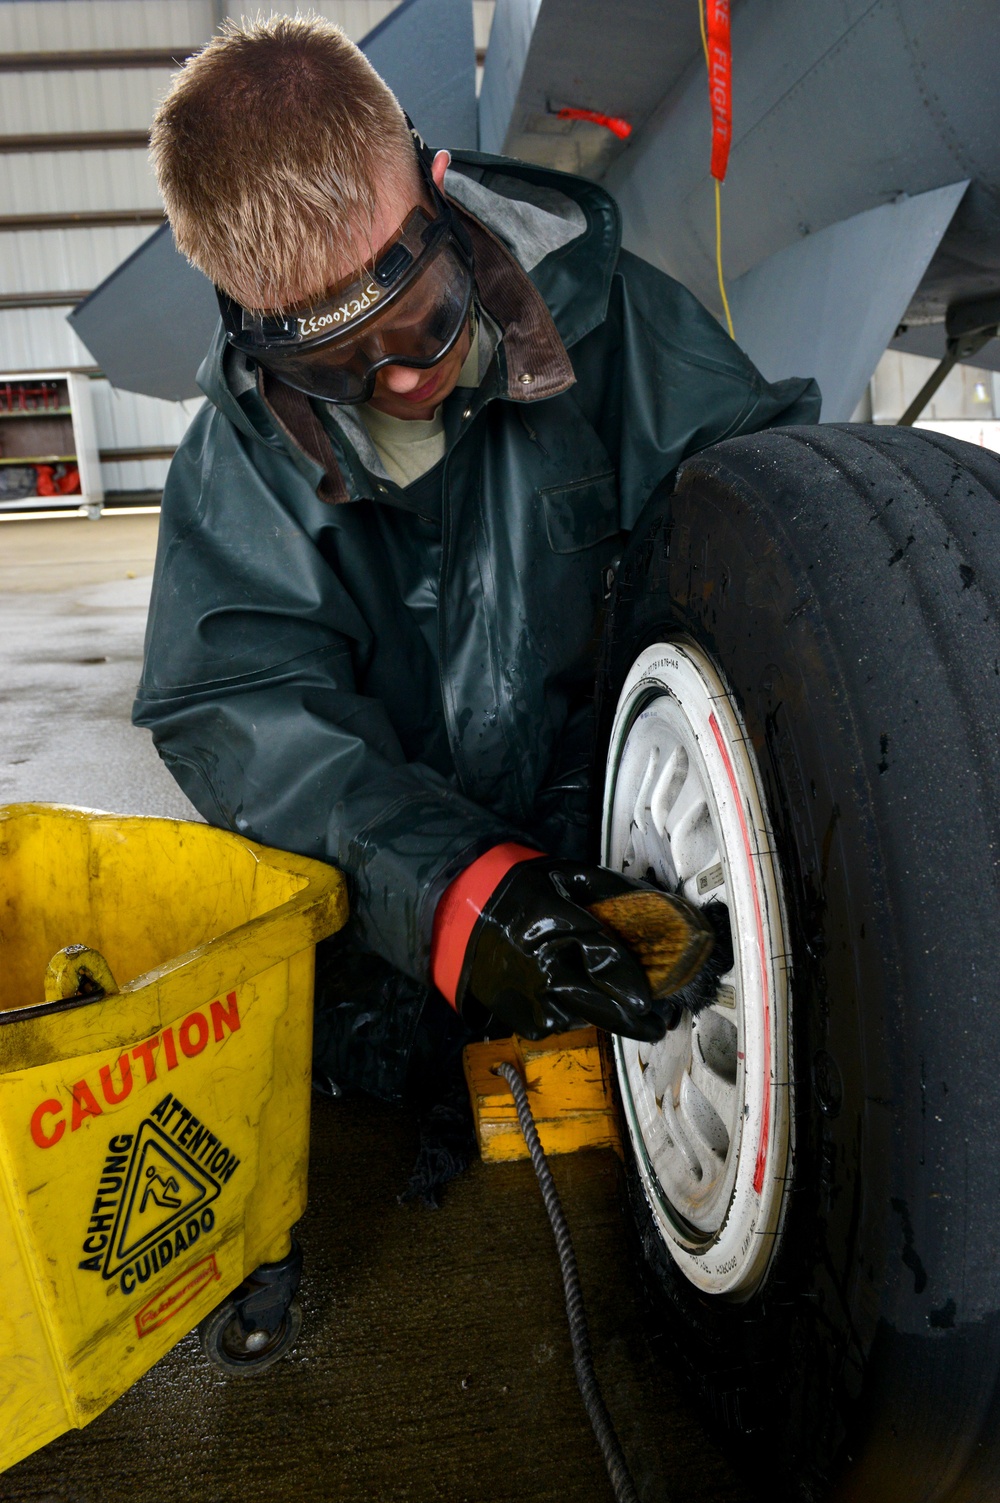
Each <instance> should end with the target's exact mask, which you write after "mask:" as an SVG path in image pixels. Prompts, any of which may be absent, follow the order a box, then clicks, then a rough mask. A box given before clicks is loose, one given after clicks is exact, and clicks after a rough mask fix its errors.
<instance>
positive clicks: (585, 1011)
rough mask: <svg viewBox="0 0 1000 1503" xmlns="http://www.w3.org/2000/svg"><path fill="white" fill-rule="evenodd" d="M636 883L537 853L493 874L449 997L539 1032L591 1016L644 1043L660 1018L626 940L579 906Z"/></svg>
mask: <svg viewBox="0 0 1000 1503" xmlns="http://www.w3.org/2000/svg"><path fill="white" fill-rule="evenodd" d="M643 890H646V884H645V883H642V882H633V881H632V880H631V879H630V878H628V877H623V876H621V875H620V874H619V873H618V872H612V871H606V870H605V869H604V868H603V867H598V866H584V865H582V864H580V863H579V862H575V861H560V860H557V859H556V858H553V857H547V856H543V857H541V858H539V859H538V860H535V861H522V862H520V863H519V864H518V865H517V866H515V867H513V868H512V869H511V870H510V871H509V872H508V873H507V875H506V876H505V877H504V878H503V879H502V880H501V881H500V883H499V884H498V885H497V887H496V888H495V889H494V891H493V892H492V893H491V895H490V897H489V898H488V900H487V902H486V905H485V907H484V908H483V911H482V913H481V915H480V917H479V918H478V919H477V921H476V925H475V927H474V929H473V931H472V934H471V936H470V938H469V943H468V946H467V948H466V952H465V960H464V963H463V966H462V973H461V977H460V979H459V985H458V993H457V996H456V1002H457V1004H458V1006H459V1008H460V1009H461V1010H462V1011H463V1012H464V1011H465V1010H466V1009H467V1008H468V1006H469V1003H470V1001H471V1002H473V1003H478V1004H479V1005H480V1006H481V1007H484V1008H486V1010H487V1011H488V1012H491V1013H494V1014H495V1015H496V1016H497V1017H498V1018H500V1019H501V1020H502V1021H503V1022H504V1023H507V1024H509V1025H510V1027H511V1028H512V1029H513V1030H514V1032H515V1033H519V1034H522V1035H523V1036H524V1037H525V1038H529V1039H540V1038H544V1037H545V1035H546V1034H549V1033H562V1032H564V1031H565V1030H567V1029H570V1028H579V1027H582V1026H584V1025H585V1024H588V1023H594V1024H596V1025H597V1026H598V1027H599V1028H606V1029H608V1030H609V1032H611V1033H623V1034H626V1035H627V1036H628V1037H629V1038H634V1039H643V1040H647V1041H649V1042H655V1040H657V1039H660V1038H662V1037H663V1035H664V1033H665V1032H666V1027H667V1024H666V1022H665V1021H664V1019H663V1018H662V1017H661V1016H660V1015H659V1014H658V1012H657V1011H656V1010H655V1008H654V1003H653V998H652V996H651V994H650V988H649V983H648V981H647V980H646V974H645V972H644V970H643V968H642V966H641V965H640V963H639V961H638V960H637V959H636V958H635V956H634V955H633V954H632V953H631V951H630V950H629V949H628V948H627V947H626V945H625V944H624V943H623V942H622V941H621V940H620V939H619V938H618V937H617V935H615V934H613V933H612V932H611V931H610V930H609V929H607V928H605V927H604V925H603V924H601V922H600V921H599V920H598V919H597V918H595V917H594V915H593V914H592V913H588V911H587V910H588V908H589V907H590V905H591V904H593V903H598V902H601V901H603V900H605V899H608V898H615V897H619V896H620V895H621V894H623V893H631V892H635V891H643Z"/></svg>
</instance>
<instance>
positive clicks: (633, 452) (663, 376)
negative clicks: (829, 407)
mask: <svg viewBox="0 0 1000 1503" xmlns="http://www.w3.org/2000/svg"><path fill="white" fill-rule="evenodd" d="M572 356H573V363H574V367H575V368H576V370H577V375H578V378H579V380H578V389H579V390H580V391H581V392H588V393H594V392H600V393H601V396H600V399H599V401H598V402H596V403H594V404H593V407H592V411H591V412H590V413H589V414H588V415H589V416H590V417H591V421H592V422H593V423H594V425H595V427H597V428H598V431H599V432H601V436H602V438H603V439H604V442H605V444H606V446H607V447H608V449H609V452H610V453H612V454H617V455H618V461H619V487H620V495H621V516H622V526H623V527H624V528H625V530H626V531H628V530H630V529H631V528H632V527H634V525H635V522H636V519H637V517H638V515H639V513H640V511H641V510H642V508H643V506H644V505H645V503H646V501H647V500H648V499H649V496H650V494H651V493H652V491H653V490H654V489H655V488H656V486H658V485H659V484H660V483H661V482H662V481H663V480H664V479H665V478H667V477H668V476H670V475H672V474H673V472H674V471H675V470H676V469H677V467H678V465H679V464H680V463H681V462H682V460H684V459H686V458H687V457H688V456H690V455H691V454H695V453H697V452H698V451H699V450H700V449H706V448H708V446H709V445H710V444H715V443H719V442H720V441H721V440H722V439H725V438H734V437H735V436H736V435H737V434H740V433H756V432H759V431H760V430H761V429H762V428H772V427H777V426H786V425H788V424H792V423H815V422H818V421H819V408H820V394H819V388H818V386H817V385H816V382H815V381H813V380H811V379H803V378H800V377H793V378H791V379H789V380H787V381H776V382H769V381H765V380H764V378H763V376H762V375H761V374H760V372H759V371H758V370H757V368H756V366H754V364H753V363H752V362H751V361H750V360H749V359H748V358H747V356H746V355H744V353H743V351H742V350H741V349H740V348H739V346H738V345H736V344H734V342H733V341H732V340H731V339H730V338H729V336H728V334H727V333H726V331H725V330H724V329H723V328H722V326H721V325H720V324H719V323H718V322H717V321H716V320H715V319H714V318H713V317H712V315H711V314H710V313H709V312H708V311H707V309H705V308H703V307H702V305H701V304H700V303H699V302H698V300H697V298H695V297H694V296H693V295H692V294H691V293H690V292H688V291H687V289H686V288H684V287H682V286H681V285H680V283H679V282H675V281H674V279H673V278H672V277H669V276H667V275H666V274H665V273H664V272H661V271H659V270H657V268H656V267H654V266H650V265H649V263H648V262H646V261H642V260H640V259H639V257H638V256H633V255H632V254H631V253H630V252H628V251H622V252H621V255H620V257H619V262H618V268H617V272H616V274H615V277H614V279H613V282H612V289H611V297H610V302H609V307H608V314H607V318H606V319H605V322H604V324H603V325H602V326H601V327H600V328H599V329H598V330H595V332H594V334H592V335H590V336H588V337H587V338H585V339H584V340H583V341H581V343H580V344H579V345H578V346H576V347H575V348H574V350H573V351H572Z"/></svg>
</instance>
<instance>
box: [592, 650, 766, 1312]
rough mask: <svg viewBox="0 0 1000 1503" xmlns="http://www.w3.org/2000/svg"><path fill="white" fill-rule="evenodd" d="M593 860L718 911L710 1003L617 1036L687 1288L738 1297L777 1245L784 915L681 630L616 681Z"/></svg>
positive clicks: (726, 744) (715, 689)
mask: <svg viewBox="0 0 1000 1503" xmlns="http://www.w3.org/2000/svg"><path fill="white" fill-rule="evenodd" d="M603 859H604V863H605V865H606V866H609V867H613V868H614V869H615V870H618V871H625V872H627V873H628V874H629V875H632V876H636V877H640V878H644V877H645V876H646V874H647V871H648V870H649V869H650V868H651V869H652V871H653V873H654V875H655V879H656V880H657V882H658V883H659V884H661V885H663V886H664V887H668V888H670V889H671V890H680V891H681V892H683V894H684V895H685V897H687V898H690V899H691V901H693V902H695V903H699V904H704V903H708V902H710V901H713V900H715V901H721V902H724V903H725V904H726V906H727V907H728V909H729V916H730V923H731V928H732V934H733V949H734V964H733V967H732V970H731V971H730V972H729V973H728V974H727V975H725V976H724V977H723V978H722V983H721V984H720V988H719V992H718V995H717V1000H716V1002H715V1003H714V1004H713V1005H712V1006H710V1007H708V1008H707V1009H706V1010H705V1011H704V1012H703V1013H701V1014H700V1015H699V1017H698V1018H696V1019H692V1018H691V1016H690V1014H689V1013H686V1012H685V1013H684V1015H683V1019H682V1021H681V1023H680V1024H679V1025H678V1027H677V1028H676V1029H674V1030H673V1031H672V1032H670V1033H668V1034H667V1035H666V1037H665V1038H664V1039H663V1040H662V1041H661V1042H660V1043H658V1044H639V1043H636V1042H635V1041H634V1040H632V1039H626V1038H617V1039H616V1040H615V1055H616V1060H617V1067H618V1079H619V1082H620V1085H621V1091H622V1099H623V1101H624V1105H625V1119H626V1126H627V1129H628V1133H629V1136H630V1138H631V1142H632V1147H633V1149H634V1151H635V1157H636V1162H637V1165H638V1168H639V1173H640V1175H641V1178H642V1183H643V1187H644V1189H645V1193H646V1197H647V1199H648V1201H649V1205H650V1209H651V1211H652V1213H653V1218H654V1222H655V1224H656V1227H657V1230H658V1231H659V1234H660V1236H661V1237H662V1239H663V1242H664V1244H665V1245H666V1247H667V1248H668V1250H669V1252H670V1254H671V1256H672V1257H673V1259H674V1260H675V1262H676V1263H677V1264H678V1266H679V1267H680V1269H681V1270H682V1272H683V1273H684V1274H685V1275H686V1277H687V1278H688V1279H690V1281H691V1282H692V1283H693V1284H695V1285H697V1287H698V1288H699V1289H702V1290H704V1291H705V1292H706V1293H708V1294H717V1295H725V1296H727V1297H728V1298H731V1299H732V1298H736V1299H745V1298H747V1297H748V1296H749V1295H750V1294H751V1293H752V1292H753V1291H754V1289H756V1288H757V1286H758V1285H759V1284H760V1281H761V1279H762V1278H763V1276H764V1273H765V1272H766V1269H767V1265H768V1262H769V1260H770V1257H771V1253H772V1251H773V1248H774V1244H775V1241H776V1237H777V1233H778V1229H779V1226H780V1220H781V1214H782V1207H783V1200H784V1188H785V1183H786V1165H787V1163H788V1161H789V1153H790V1141H789V1140H790V1132H791V1111H790V1103H789V1086H788V1079H789V1072H788V1052H789V1041H788V959H787V947H786V944H785V933H786V923H785V917H784V905H783V901H782V895H781V886H780V882H779V875H778V870H777V866H776V863H775V858H774V847H773V839H772V836H771V829H770V825H769V822H768V819H767V814H766V810H765V807H764V801H763V798H762V796H761V791H760V777H759V772H758V769H757V764H756V759H755V757H754V753H753V749H752V747H751V745H750V742H749V739H748V737H747V734H746V731H745V729H744V727H743V723H742V720H741V718H740V716H739V713H738V711H737V710H736V707H735V705H734V704H733V701H732V697H731V695H730V694H729V693H728V691H727V689H726V686H725V683H724V682H723V680H722V678H721V676H720V674H719V672H718V671H717V669H716V668H715V667H714V665H713V664H712V662H711V660H710V659H709V658H708V657H707V655H706V654H705V653H704V652H702V651H701V649H700V648H698V647H697V646H695V645H694V644H693V643H691V642H687V641H684V642H661V643H658V644H656V645H655V646H653V647H649V648H647V649H646V651H645V652H643V653H642V654H641V656H640V657H639V658H638V659H637V661H636V663H635V664H634V666H633V668H632V671H631V672H630V673H629V676H628V678H627V679H626V681H625V685H624V687H623V689H622V692H621V697H620V699H619V702H618V709H617V712H616V715H615V722H614V727H613V729H612V735H611V748H610V752H609V758H608V776H607V781H606V786H605V798H604V830H603Z"/></svg>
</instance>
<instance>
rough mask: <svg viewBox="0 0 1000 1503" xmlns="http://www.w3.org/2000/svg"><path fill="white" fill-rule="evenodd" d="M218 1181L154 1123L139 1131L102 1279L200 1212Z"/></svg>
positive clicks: (217, 1188)
mask: <svg viewBox="0 0 1000 1503" xmlns="http://www.w3.org/2000/svg"><path fill="white" fill-rule="evenodd" d="M220 1189H221V1186H220V1185H219V1183H218V1181H217V1180H216V1179H214V1178H213V1176H212V1175H211V1174H209V1173H208V1171H207V1170H206V1169H203V1168H202V1166H201V1165H200V1164H197V1163H196V1162H195V1160H194V1159H193V1158H191V1157H190V1155H189V1154H187V1153H185V1151H184V1149H183V1148H181V1147H180V1146H179V1145H178V1144H177V1143H172V1142H171V1141H170V1139H169V1138H168V1137H167V1134H166V1133H165V1132H164V1131H163V1129H162V1128H161V1127H159V1126H158V1125H157V1124H156V1123H155V1122H151V1121H149V1120H148V1119H147V1120H146V1121H145V1122H143V1124H142V1126H141V1127H140V1129H139V1131H138V1133H137V1135H136V1139H135V1144H134V1146H133V1148H132V1154H131V1157H130V1159H129V1165H128V1172H127V1173H126V1176H125V1188H124V1191H123V1193H122V1198H121V1202H120V1203H119V1206H118V1215H117V1216H116V1217H115V1225H114V1230H113V1231H112V1233H111V1241H110V1243H109V1244H108V1251H107V1255H106V1256H105V1259H104V1277H105V1278H106V1279H109V1278H113V1277H114V1276H115V1274H116V1273H118V1272H119V1271H120V1270H121V1269H122V1268H124V1267H125V1265H126V1264H127V1263H131V1262H132V1261H133V1260H134V1259H135V1258H137V1257H139V1255H140V1254H141V1253H144V1252H146V1251H148V1249H149V1248H151V1247H152V1246H153V1244H154V1243H155V1242H158V1241H159V1240H160V1239H161V1238H163V1237H168V1236H169V1235H170V1234H171V1232H173V1231H174V1229H175V1228H176V1227H178V1226H180V1225H181V1224H182V1223H183V1222H184V1221H186V1220H187V1218H188V1217H189V1216H190V1215H191V1213H192V1212H193V1211H201V1210H202V1208H203V1207H204V1206H207V1205H208V1204H209V1203H210V1202H211V1201H213V1200H215V1199H216V1197H217V1196H218V1194H219V1191H220Z"/></svg>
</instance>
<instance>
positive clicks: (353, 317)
mask: <svg viewBox="0 0 1000 1503" xmlns="http://www.w3.org/2000/svg"><path fill="white" fill-rule="evenodd" d="M422 165H423V164H422ZM425 177H426V178H427V179H428V187H429V189H430V191H431V193H432V195H433V198H434V203H435V208H436V210H437V213H436V214H434V215H432V214H431V213H429V212H428V211H427V210H426V209H424V208H420V207H418V208H416V209H413V210H412V211H411V212H410V213H409V214H408V215H407V217H406V219H405V221H404V223H403V225H402V226H401V228H400V229H399V231H398V232H397V234H396V235H395V236H394V237H393V238H392V240H391V241H390V242H389V243H388V244H387V245H386V246H384V247H383V248H382V250H381V252H380V253H379V256H378V259H377V260H376V261H375V263H374V265H373V266H372V268H371V270H370V271H367V272H365V274H364V275H363V276H361V277H359V278H357V279H356V280H354V281H352V282H351V283H350V284H349V285H347V286H341V287H339V288H336V289H334V290H332V291H331V292H329V293H328V294H327V295H326V297H325V298H323V299H322V300H321V301H320V302H317V303H313V304H311V305H310V306H309V307H302V308H293V309H291V310H289V312H288V313H285V314H256V313H250V312H248V311H247V310H246V309H245V308H242V307H241V306H240V304H239V303H236V302H234V301H233V299H232V298H229V297H227V296H226V294H225V293H224V292H222V291H220V290H219V289H216V291H217V293H218V298H219V306H220V308H221V310H222V319H223V323H224V325H225V328H226V334H227V336H228V339H229V343H230V344H231V345H233V347H234V348H235V349H237V350H240V351H242V353H243V354H245V355H249V356H250V357H251V359H253V360H256V361H258V362H259V363H260V364H261V365H263V366H265V367H266V369H267V370H269V371H271V372H272V374H273V375H275V376H277V377H278V379H279V380H281V381H284V382H285V383H286V385H288V386H294V387H296V388H297V389H298V390H299V391H303V392H305V393H306V394H307V395H308V396H311V397H321V398H322V399H323V400H324V401H325V402H340V403H352V402H367V401H368V400H369V398H370V397H371V395H372V392H373V391H374V388H375V378H376V376H377V374H378V372H379V371H380V370H381V369H382V367H383V366H384V365H409V366H414V367H416V368H417V369H418V370H423V369H425V368H426V367H428V366H431V365H436V364H437V362H438V361H439V360H441V359H443V357H444V356H445V355H447V353H448V351H449V350H450V349H451V348H452V346H453V345H454V344H455V342H456V340H457V339H458V337H459V335H460V334H461V332H462V330H463V329H464V328H465V325H466V322H467V320H468V317H469V310H470V308H471V304H472V289H473V276H472V251H471V247H470V246H469V243H468V239H467V237H466V235H465V232H464V230H463V229H462V228H461V226H459V225H458V224H457V222H456V220H455V218H454V215H453V213H452V210H451V208H450V206H449V205H448V203H447V201H446V200H445V199H444V198H443V197H442V195H441V194H440V193H439V192H438V190H437V187H436V185H435V184H434V182H433V180H432V179H430V174H429V172H427V171H426V169H425Z"/></svg>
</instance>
